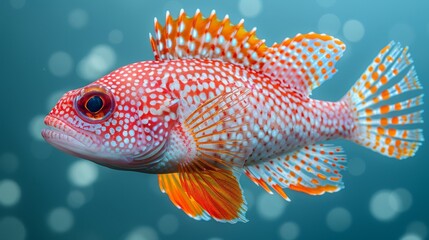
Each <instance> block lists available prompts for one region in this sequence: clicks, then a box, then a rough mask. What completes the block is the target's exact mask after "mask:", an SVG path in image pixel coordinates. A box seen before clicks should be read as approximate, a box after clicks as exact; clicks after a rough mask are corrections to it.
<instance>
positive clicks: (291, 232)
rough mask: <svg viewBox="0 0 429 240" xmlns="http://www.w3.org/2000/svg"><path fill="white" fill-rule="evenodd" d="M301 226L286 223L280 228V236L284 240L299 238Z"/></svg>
mask: <svg viewBox="0 0 429 240" xmlns="http://www.w3.org/2000/svg"><path fill="white" fill-rule="evenodd" d="M299 231H300V230H299V226H298V224H296V223H294V222H285V223H283V224H282V225H281V226H280V229H279V234H280V237H281V238H282V239H285V240H294V239H296V238H297V237H298V236H299Z"/></svg>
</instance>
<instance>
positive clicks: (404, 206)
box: [392, 188, 413, 212]
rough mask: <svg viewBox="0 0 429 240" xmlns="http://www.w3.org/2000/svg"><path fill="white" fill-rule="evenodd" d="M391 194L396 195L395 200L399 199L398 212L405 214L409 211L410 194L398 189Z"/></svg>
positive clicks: (410, 203) (411, 199) (411, 198)
mask: <svg viewBox="0 0 429 240" xmlns="http://www.w3.org/2000/svg"><path fill="white" fill-rule="evenodd" d="M392 194H394V195H396V197H393V198H396V199H399V208H398V211H399V212H405V211H407V210H408V209H410V207H411V205H412V204H413V196H412V195H411V193H410V192H409V191H408V190H407V189H405V188H398V189H396V190H394V191H393V192H392Z"/></svg>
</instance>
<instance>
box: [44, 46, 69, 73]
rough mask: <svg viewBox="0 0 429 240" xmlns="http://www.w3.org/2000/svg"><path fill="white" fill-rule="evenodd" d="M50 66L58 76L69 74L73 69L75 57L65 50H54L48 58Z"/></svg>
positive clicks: (51, 70) (52, 71)
mask: <svg viewBox="0 0 429 240" xmlns="http://www.w3.org/2000/svg"><path fill="white" fill-rule="evenodd" d="M48 68H49V71H50V72H51V73H52V75H54V76H56V77H64V76H67V75H68V74H69V73H70V72H71V71H72V69H73V59H72V57H71V56H70V54H68V53H66V52H64V51H58V52H54V53H53V54H52V55H51V56H50V57H49V60H48Z"/></svg>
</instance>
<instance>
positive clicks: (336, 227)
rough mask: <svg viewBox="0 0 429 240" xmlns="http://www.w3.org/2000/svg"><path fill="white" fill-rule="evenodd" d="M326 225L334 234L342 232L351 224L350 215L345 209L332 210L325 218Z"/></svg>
mask: <svg viewBox="0 0 429 240" xmlns="http://www.w3.org/2000/svg"><path fill="white" fill-rule="evenodd" d="M326 224H327V225H328V227H329V228H330V229H331V230H332V231H334V232H344V231H345V230H347V229H348V228H349V227H350V225H351V224H352V215H351V214H350V212H349V211H348V210H347V209H345V208H342V207H337V208H334V209H332V210H331V211H329V213H328V215H327V216H326Z"/></svg>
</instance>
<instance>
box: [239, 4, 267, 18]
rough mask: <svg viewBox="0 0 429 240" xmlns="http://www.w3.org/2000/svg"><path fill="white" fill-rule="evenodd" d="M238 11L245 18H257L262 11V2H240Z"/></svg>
mask: <svg viewBox="0 0 429 240" xmlns="http://www.w3.org/2000/svg"><path fill="white" fill-rule="evenodd" d="M238 10H239V11H240V13H241V15H243V16H245V17H256V16H257V15H258V14H259V13H260V12H261V10H262V1H261V0H239V1H238Z"/></svg>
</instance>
